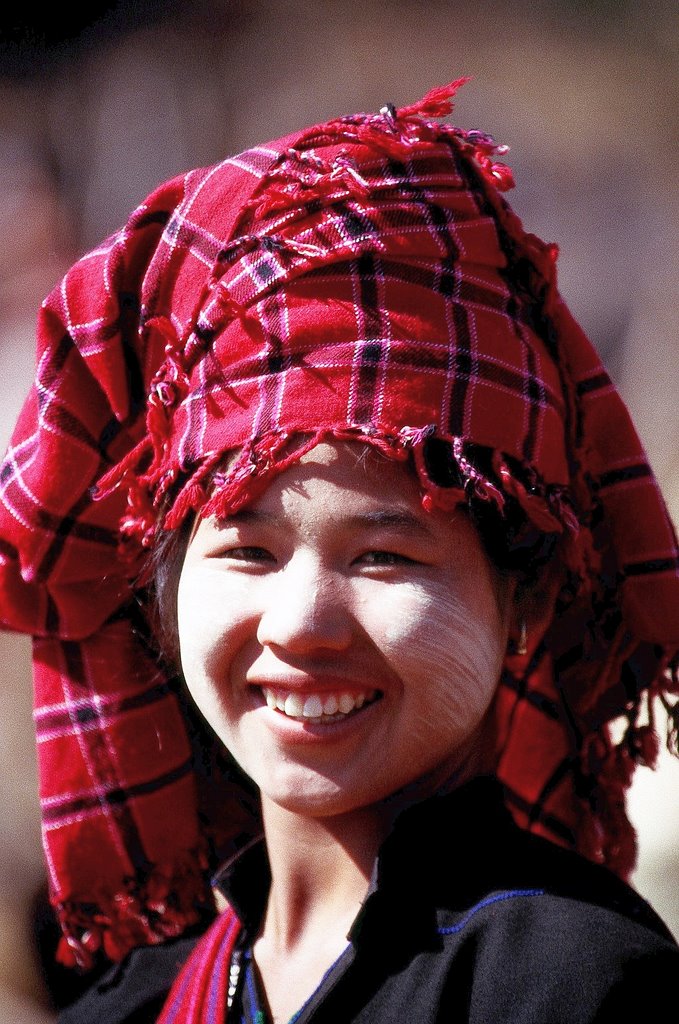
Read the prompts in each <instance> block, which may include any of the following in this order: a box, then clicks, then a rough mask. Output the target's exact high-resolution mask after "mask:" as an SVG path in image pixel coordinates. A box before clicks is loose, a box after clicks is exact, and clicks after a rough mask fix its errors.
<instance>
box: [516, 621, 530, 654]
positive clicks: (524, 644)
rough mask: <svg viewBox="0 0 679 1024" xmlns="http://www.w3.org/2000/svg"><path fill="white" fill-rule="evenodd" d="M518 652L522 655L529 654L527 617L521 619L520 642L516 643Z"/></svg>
mask: <svg viewBox="0 0 679 1024" xmlns="http://www.w3.org/2000/svg"><path fill="white" fill-rule="evenodd" d="M516 653H517V654H520V655H524V654H528V629H527V628H526V620H525V619H521V625H520V626H519V642H518V643H517V645H516Z"/></svg>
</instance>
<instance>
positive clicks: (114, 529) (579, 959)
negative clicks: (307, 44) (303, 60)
mask: <svg viewBox="0 0 679 1024" xmlns="http://www.w3.org/2000/svg"><path fill="white" fill-rule="evenodd" d="M458 85H459V83H452V84H451V85H450V86H447V87H443V88H441V89H437V90H433V91H432V92H431V93H430V94H428V96H426V97H425V98H424V99H423V100H422V101H420V103H418V104H415V105H413V106H412V107H408V108H403V109H401V110H398V111H397V110H395V109H394V108H393V107H390V106H387V107H385V108H384V109H383V110H382V111H381V112H380V113H379V114H376V115H355V116H351V117H348V118H341V119H339V120H337V121H333V122H329V123H328V124H325V125H321V126H317V127H315V128H311V129H307V130H305V131H302V132H300V133H297V134H295V135H293V136H289V137H287V138H285V139H282V140H278V141H277V142H273V143H268V144H266V145H264V146H261V147H257V148H255V149H253V150H250V151H248V152H247V153H244V154H240V155H239V156H238V157H235V158H233V159H232V160H227V161H225V162H224V163H223V164H220V165H218V166H217V167H213V168H208V169H202V170H198V171H194V172H191V173H190V174H188V175H186V176H184V177H183V178H181V179H177V180H175V181H173V182H170V183H168V184H167V185H164V186H162V187H161V188H160V189H159V190H158V191H157V192H156V193H154V195H153V196H151V197H150V198H149V200H147V202H146V203H144V204H143V205H142V207H140V208H139V210H137V211H136V212H135V214H133V216H132V218H131V219H130V221H129V222H128V224H127V225H126V227H125V228H124V229H123V231H122V232H120V233H119V234H118V235H116V236H114V237H113V238H112V239H110V240H109V241H108V242H107V243H105V244H104V245H103V246H102V247H101V248H100V249H99V250H97V251H96V252H94V253H92V254H90V255H89V256H88V257H85V258H84V259H83V260H81V261H80V262H79V263H78V264H76V266H75V267H74V268H73V269H72V270H71V271H70V273H69V274H68V275H67V277H66V278H65V280H64V282H62V285H61V286H60V288H59V289H57V290H56V291H55V292H54V293H53V295H52V296H51V297H50V299H48V300H47V302H46V304H45V306H44V309H43V312H42V318H41V323H40V328H39V332H40V334H39V344H40V355H39V364H38V374H37V381H36V387H35V391H34V393H33V395H32V396H31V397H29V400H28V402H27V404H26V406H25V409H24V412H23V414H22V418H21V420H20V422H19V424H18V427H17V430H16V433H15V437H14V441H13V446H12V448H11V449H10V452H9V453H8V456H7V459H6V461H5V465H4V469H3V475H2V480H3V501H4V505H3V512H2V516H3V518H2V520H0V528H1V529H2V536H3V548H2V551H3V566H2V568H3V576H2V587H3V590H2V606H3V612H4V615H5V620H6V622H7V624H8V625H9V626H11V627H13V628H22V629H26V630H30V631H31V632H33V633H34V634H35V635H36V636H37V639H36V653H35V659H36V693H37V706H36V721H37V726H38V739H39V750H40V759H41V779H42V783H41V785H42V800H43V807H44V820H45V846H46V852H47V861H48V867H49V872H50V885H51V894H52V901H53V905H54V907H55V909H56V911H57V913H58V915H59V918H60V922H61V925H62V929H63V932H64V939H63V941H62V944H61V947H60V956H61V958H62V960H66V961H69V960H70V961H71V962H72V963H73V964H74V965H75V964H78V965H80V966H81V967H83V968H88V967H92V966H95V967H99V968H100V969H101V966H102V965H103V964H105V962H106V960H107V959H108V960H113V961H116V962H119V964H120V966H119V967H117V968H114V969H113V971H112V972H109V973H108V974H105V975H104V976H103V978H101V979H100V980H99V981H97V982H96V983H95V984H94V985H93V987H92V990H91V991H90V993H89V994H88V995H86V996H85V997H83V999H82V1000H80V1001H79V1002H78V1003H77V1004H75V1005H74V1006H73V1007H72V1008H71V1010H70V1011H67V1013H65V1014H64V1017H63V1019H64V1021H76V1020H92V1019H94V1018H95V1017H96V1018H98V1019H101V1020H107V1021H109V1020H110V1021H119V1020H120V1021H122V1020H127V1021H132V1020H154V1019H156V1017H157V1016H158V1014H159V1013H160V1016H159V1018H158V1019H159V1020H161V1021H163V1022H166V1024H169V1022H171V1021H217V1020H222V1019H224V1015H225V1014H226V1015H227V1018H228V1019H229V1020H233V1019H235V1020H246V1021H249V1020H275V1021H286V1020H290V1019H294V1020H298V1021H300V1022H301V1021H306V1020H311V1019H313V1020H314V1021H322V1020H329V1021H338V1020H342V1021H345V1020H346V1021H348V1020H357V1021H359V1020H360V1021H382V1020H384V1021H386V1020H389V1021H393V1020H406V1019H407V1020H417V1021H433V1020H438V1019H446V1020H454V1019H460V1020H468V1021H474V1022H481V1021H483V1022H487V1021H488V1020H494V1021H510V1020H511V1021H549V1022H550V1024H551V1022H555V1021H568V1022H575V1021H578V1022H580V1021H583V1022H584V1021H595V1020H596V1021H599V1022H601V1021H604V1020H613V1019H615V1020H618V1019H619V1018H620V1015H621V1013H622V1012H629V1011H630V1008H635V1009H637V1011H638V1012H640V1011H641V1009H642V1008H643V1010H644V1011H645V1013H646V1015H648V1014H649V1013H650V1014H651V1015H652V1012H653V1008H654V1006H656V1005H657V1006H660V1005H663V998H664V994H666V993H667V992H668V991H669V979H670V978H671V976H672V970H671V969H672V967H675V966H676V963H677V947H676V945H675V944H674V942H673V940H672V938H671V936H670V935H669V933H668V931H667V929H666V928H665V927H664V925H663V924H662V923H661V922H660V921H659V920H658V918H657V917H656V916H655V915H654V913H653V912H652V911H651V910H650V908H649V907H648V906H647V905H646V904H645V903H644V902H643V901H642V900H640V898H639V897H638V896H636V894H634V893H633V891H632V890H630V889H629V888H628V887H627V886H626V885H625V884H624V882H623V881H621V880H620V879H621V878H624V877H625V876H626V875H628V873H629V871H630V870H631V868H632V866H633V862H634V838H633V833H632V830H631V827H630V825H629V823H628V821H627V819H626V816H625V812H624V795H625V790H626V788H627V786H628V784H629V781H630V778H631V775H632V772H633V769H634V766H635V764H636V763H639V762H646V763H648V762H650V761H652V760H653V757H654V753H655V749H654V744H655V742H656V741H655V731H654V728H653V709H654V703H653V702H654V700H655V698H656V697H659V698H661V700H662V701H663V702H664V704H665V706H666V707H667V709H668V711H669V712H670V713H672V708H671V705H670V702H669V696H668V695H669V694H670V693H671V692H676V667H677V651H678V649H679V624H678V623H677V610H676V609H677V603H676V596H677V590H678V580H677V564H678V563H677V548H676V543H675V538H674V534H673V531H672V527H671V525H670V523H669V520H668V517H667V514H666V512H665V509H664V506H663V504H662V500H661V499H660V497H659V495H658V492H657V487H656V485H655V481H654V478H653V476H652V473H651V471H650V469H649V468H648V466H647V464H646V462H645V460H644V457H643V453H642V452H641V449H640V446H639V442H638V439H637V437H636V434H635V433H634V430H633V428H632V426H631V424H630V422H629V418H628V417H627V414H626V412H625V410H624V407H623V406H622V403H621V401H620V399H619V397H618V396H617V394H616V392H615V390H614V388H613V387H612V385H611V383H610V380H609V379H608V377H607V376H606V374H605V372H604V371H603V369H602V367H601V365H600V363H599V362H598V360H597V358H596V356H595V354H594V352H593V351H592V349H591V346H590V345H589V343H588V342H587V340H586V339H585V338H584V336H583V335H582V333H581V332H580V330H579V329H578V327H577V325H576V324H575V323H574V322H573V320H572V318H571V317H570V316H569V314H568V312H567V310H566V308H565V307H564V305H563V303H562V301H561V299H560V297H559V295H558V292H557V290H556V284H555V257H556V251H555V249H554V247H552V246H546V245H544V244H543V243H541V242H540V241H539V240H538V239H536V238H535V237H534V236H531V235H528V234H526V233H525V232H524V230H523V228H522V226H521V224H520V223H519V221H518V219H517V218H516V217H515V215H514V214H513V213H512V212H511V210H510V209H509V207H508V206H507V205H506V204H505V202H504V200H503V198H502V196H501V195H500V191H501V190H505V189H506V188H508V187H509V186H510V185H511V183H512V182H511V174H510V172H509V170H508V168H507V167H506V166H504V165H503V164H501V163H499V162H497V160H496V157H497V155H498V153H500V152H501V150H499V149H498V147H496V146H495V145H494V143H493V142H492V140H491V139H489V138H488V137H487V136H485V135H483V134H482V133H478V132H464V131H461V130H459V129H456V128H453V127H450V126H448V125H445V124H440V123H438V122H437V121H436V120H434V118H438V117H439V116H442V115H444V114H446V113H448V112H449V110H450V97H451V96H452V95H453V94H454V92H455V90H456V88H457V86H458ZM149 552H150V553H151V557H150V558H149V555H148V553H149ZM178 665H181V669H182V671H183V675H184V677H185V682H186V688H187V690H188V692H189V693H190V695H191V697H192V698H193V700H194V701H195V704H196V706H197V707H198V709H199V710H200V711H201V712H202V714H203V715H204V716H205V718H206V719H207V721H208V722H209V723H210V725H211V726H212V727H213V728H214V730H215V731H216V734H217V736H218V739H219V740H220V741H222V743H223V744H224V745H225V747H226V748H227V749H228V751H229V754H230V755H232V756H233V758H235V761H236V762H237V765H235V764H233V763H232V762H231V761H230V760H228V758H227V755H226V754H225V752H224V750H223V749H222V748H221V747H220V746H219V745H217V746H215V745H214V744H213V743H212V741H211V740H209V739H208V738H207V734H206V733H204V732H203V727H202V725H200V724H199V722H198V721H197V719H196V717H195V715H194V712H193V710H192V708H191V706H190V702H189V701H188V700H187V699H186V698H185V696H184V691H183V689H182V688H181V687H179V686H178V685H177V684H176V683H175V682H174V677H175V675H176V668H177V666H178ZM614 719H617V720H618V722H617V726H618V728H617V730H616V732H615V734H614V733H613V731H612V729H611V725H610V723H611V722H612V721H613V720H614ZM621 722H622V724H620V723H621ZM614 735H615V737H616V739H614ZM192 748H193V750H192ZM238 766H239V767H238ZM248 780H249V781H248ZM253 783H254V786H253ZM517 825H518V826H519V827H518V828H517ZM262 831H263V836H264V839H263V841H262V840H261V839H260V838H258V837H259V836H260V834H261V833H262ZM592 862H595V863H592ZM218 863H223V864H225V866H224V867H223V868H222V872H221V875H220V879H221V880H220V882H219V884H220V886H221V887H222V889H223V890H224V891H225V893H226V899H227V907H226V909H225V911H224V912H223V913H222V914H221V915H220V916H219V917H218V918H217V919H216V920H215V922H214V923H213V924H212V925H210V927H209V928H208V929H207V932H206V934H205V935H204V937H203V938H202V939H201V940H200V941H199V942H198V944H197V945H196V947H195V949H194V950H193V952H192V953H191V955H188V954H189V949H190V947H191V945H192V944H193V942H194V941H195V935H196V934H197V933H199V932H201V931H202V930H204V929H205V927H206V923H207V921H208V920H209V918H210V916H211V914H212V913H213V911H212V900H211V895H210V891H209V888H208V885H207V877H208V876H209V871H210V870H211V869H212V868H213V867H214V866H216V864H218ZM616 876H619V877H616ZM182 935H185V936H186V935H188V937H184V938H179V936H182ZM182 961H185V965H184V967H183V969H182V971H181V973H180V974H179V975H178V976H177V977H176V980H174V979H175V976H176V975H177V972H178V970H179V967H180V964H181V963H182ZM173 981H174V983H173ZM170 986H172V987H171V991H170V992H169V995H168V989H170ZM161 1007H162V1009H161ZM623 1008H624V1010H623Z"/></svg>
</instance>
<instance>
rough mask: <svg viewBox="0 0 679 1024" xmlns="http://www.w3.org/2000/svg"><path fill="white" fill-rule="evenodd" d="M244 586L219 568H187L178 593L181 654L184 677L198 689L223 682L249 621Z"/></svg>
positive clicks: (191, 687) (183, 573) (190, 685)
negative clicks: (229, 577) (241, 633)
mask: <svg viewBox="0 0 679 1024" xmlns="http://www.w3.org/2000/svg"><path fill="white" fill-rule="evenodd" d="M246 607H247V605H246V601H245V593H244V591H243V587H242V586H239V585H238V581H235V583H234V581H233V579H231V580H230V581H227V579H226V577H225V575H224V574H223V573H220V572H219V570H218V569H215V570H210V569H208V568H205V567H201V568H200V569H198V568H194V567H191V566H187V567H185V569H184V571H183V572H182V575H181V577H180V580H179V588H178V591H177V624H178V634H179V653H180V659H181V664H182V670H183V673H184V678H185V679H186V682H187V684H188V686H189V689H190V690H191V691H192V692H193V689H194V687H195V686H198V685H209V683H210V681H211V680H216V679H219V678H220V677H221V676H222V675H223V673H224V670H225V668H226V667H227V664H228V659H229V656H230V653H231V652H232V651H233V649H234V646H237V644H238V636H239V633H240V632H241V631H242V629H243V623H244V622H245V621H246V620H247V613H246Z"/></svg>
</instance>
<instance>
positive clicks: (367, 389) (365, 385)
mask: <svg viewBox="0 0 679 1024" xmlns="http://www.w3.org/2000/svg"><path fill="white" fill-rule="evenodd" d="M356 271H357V273H358V279H359V285H360V293H361V297H360V304H361V310H362V312H363V316H364V321H365V326H364V331H363V336H364V339H365V343H364V344H363V346H362V348H361V358H360V364H359V368H358V380H357V385H356V391H357V395H356V405H355V407H354V415H353V419H354V422H355V423H371V422H372V417H373V409H374V405H375V394H376V390H377V378H378V371H379V367H380V363H381V362H382V358H383V355H384V347H383V345H382V343H381V342H380V341H378V340H377V339H378V338H379V335H380V313H379V300H378V296H377V268H376V263H375V260H374V259H373V257H372V256H371V255H369V254H368V253H365V254H363V255H362V256H361V257H360V258H359V259H358V260H357V262H356Z"/></svg>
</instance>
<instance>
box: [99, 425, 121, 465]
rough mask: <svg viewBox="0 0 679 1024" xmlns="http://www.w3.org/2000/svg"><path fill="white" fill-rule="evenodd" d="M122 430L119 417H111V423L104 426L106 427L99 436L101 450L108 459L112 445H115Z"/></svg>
mask: <svg viewBox="0 0 679 1024" xmlns="http://www.w3.org/2000/svg"><path fill="white" fill-rule="evenodd" d="M122 429H123V425H122V423H121V422H120V420H119V419H118V417H117V416H111V418H110V419H109V421H108V422H107V423H106V424H104V427H103V429H102V431H101V433H100V434H99V450H100V451H101V452H102V453H104V454H105V455H106V456H107V457H108V450H109V447H110V445H111V444H113V442H114V441H115V439H116V438H117V437H118V435H119V434H120V433H121V431H122Z"/></svg>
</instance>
